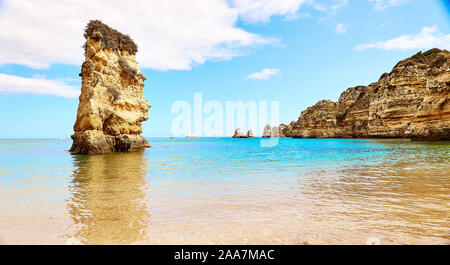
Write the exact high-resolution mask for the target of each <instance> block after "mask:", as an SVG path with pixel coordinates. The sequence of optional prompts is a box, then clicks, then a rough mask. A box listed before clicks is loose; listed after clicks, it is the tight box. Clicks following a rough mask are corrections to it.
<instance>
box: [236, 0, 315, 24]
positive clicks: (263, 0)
mask: <svg viewBox="0 0 450 265" xmlns="http://www.w3.org/2000/svg"><path fill="white" fill-rule="evenodd" d="M305 2H307V1H306V0H231V5H232V6H233V7H234V8H236V10H237V12H238V14H239V16H240V17H241V18H242V19H243V20H245V21H248V22H256V21H268V20H269V19H270V17H271V16H273V15H282V16H286V18H287V19H296V18H297V11H298V10H299V8H300V5H302V4H304V3H305Z"/></svg>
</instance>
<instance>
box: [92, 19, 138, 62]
mask: <svg viewBox="0 0 450 265" xmlns="http://www.w3.org/2000/svg"><path fill="white" fill-rule="evenodd" d="M95 32H99V33H100V34H101V41H102V45H103V46H104V47H105V48H109V49H113V50H119V49H125V50H127V51H128V52H130V53H132V54H135V53H136V52H137V51H138V47H137V45H136V43H134V41H133V40H132V39H131V38H130V36H128V35H125V34H122V33H120V32H118V31H117V30H115V29H113V28H110V27H109V26H108V25H106V24H103V23H102V22H101V21H100V20H91V21H89V23H88V24H87V25H86V28H85V31H84V37H85V38H86V39H87V38H88V37H98V36H94V35H97V34H94V33H95ZM85 49H86V46H85Z"/></svg>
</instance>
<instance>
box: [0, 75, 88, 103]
mask: <svg viewBox="0 0 450 265" xmlns="http://www.w3.org/2000/svg"><path fill="white" fill-rule="evenodd" d="M0 93H2V94H23V93H27V94H36V95H53V96H58V97H64V98H77V97H78V96H79V95H80V89H79V88H77V87H73V86H69V85H68V84H66V83H65V82H62V81H59V80H48V79H44V78H42V77H33V78H25V77H20V76H15V75H6V74H2V73H0Z"/></svg>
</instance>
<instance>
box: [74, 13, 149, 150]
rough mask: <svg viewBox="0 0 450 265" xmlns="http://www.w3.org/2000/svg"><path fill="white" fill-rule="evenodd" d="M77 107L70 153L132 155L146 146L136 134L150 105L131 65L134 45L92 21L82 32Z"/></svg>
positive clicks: (138, 73) (142, 78) (141, 77)
mask: <svg viewBox="0 0 450 265" xmlns="http://www.w3.org/2000/svg"><path fill="white" fill-rule="evenodd" d="M84 37H85V38H86V44H85V61H84V63H83V65H82V67H81V73H80V76H81V78H82V85H81V95H80V98H79V99H80V103H79V105H78V112H77V120H76V122H75V125H74V131H75V134H73V135H72V136H71V137H72V139H73V145H72V147H71V148H70V152H71V153H73V154H101V153H109V152H125V151H134V150H139V149H142V148H146V147H150V145H149V143H148V142H147V141H146V140H145V138H144V137H143V136H141V135H140V134H141V133H142V122H144V121H146V120H147V119H148V109H149V108H150V104H149V103H148V102H147V100H146V99H145V98H144V81H145V79H146V78H145V76H144V75H143V74H142V73H141V71H140V69H139V66H138V63H137V61H136V52H137V45H136V44H135V43H134V42H133V40H132V39H131V38H130V37H129V36H128V35H124V34H122V33H120V32H118V31H116V30H114V29H112V28H110V27H109V26H107V25H105V24H103V23H102V22H100V21H98V20H92V21H90V22H89V23H88V24H87V26H86V30H85V33H84Z"/></svg>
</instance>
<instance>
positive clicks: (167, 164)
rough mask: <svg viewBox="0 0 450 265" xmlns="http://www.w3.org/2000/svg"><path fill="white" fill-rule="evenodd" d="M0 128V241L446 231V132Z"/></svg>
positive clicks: (276, 240)
mask: <svg viewBox="0 0 450 265" xmlns="http://www.w3.org/2000/svg"><path fill="white" fill-rule="evenodd" d="M148 140H149V142H150V144H151V145H152V148H149V149H146V150H145V151H143V152H135V153H115V154H106V155H90V156H85V155H71V154H69V153H67V151H66V150H68V149H69V148H70V145H71V143H72V142H71V141H70V140H55V139H42V140H38V139H36V140H0V243H24V244H27V243H30V244H80V243H81V244H103V243H106V244H115V243H122V244H166V243H167V244H210V243H215V244H230V243H231V244H266V243H267V244H302V243H311V244H329V243H331V244H333V243H338V244H339V243H349V244H364V243H367V242H369V243H373V242H375V243H378V242H379V243H396V244H402V243H409V244H422V243H425V244H427V243H439V244H448V243H450V229H449V227H450V173H449V172H450V162H449V154H450V143H449V142H412V141H409V140H400V139H384V140H362V139H290V138H282V139H279V142H278V144H277V145H276V146H274V147H261V144H260V140H261V139H260V138H253V139H232V138H197V139H185V138H175V139H169V138H150V139H148Z"/></svg>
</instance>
